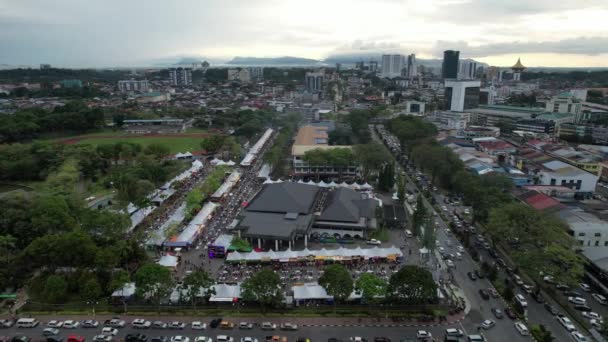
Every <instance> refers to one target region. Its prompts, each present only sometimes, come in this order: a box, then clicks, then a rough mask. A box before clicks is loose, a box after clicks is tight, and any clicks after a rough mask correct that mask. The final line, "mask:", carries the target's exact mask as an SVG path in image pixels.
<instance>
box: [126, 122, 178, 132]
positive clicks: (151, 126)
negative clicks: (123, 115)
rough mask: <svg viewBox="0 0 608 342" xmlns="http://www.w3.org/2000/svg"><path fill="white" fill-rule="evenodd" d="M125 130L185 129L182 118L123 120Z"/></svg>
mask: <svg viewBox="0 0 608 342" xmlns="http://www.w3.org/2000/svg"><path fill="white" fill-rule="evenodd" d="M124 127H125V131H126V132H128V133H135V134H147V133H180V132H184V131H185V129H186V128H185V124H184V120H182V119H149V120H125V121H124Z"/></svg>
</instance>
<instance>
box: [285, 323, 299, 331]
mask: <svg viewBox="0 0 608 342" xmlns="http://www.w3.org/2000/svg"><path fill="white" fill-rule="evenodd" d="M281 330H298V325H297V324H293V323H283V324H281Z"/></svg>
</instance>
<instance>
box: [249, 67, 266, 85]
mask: <svg viewBox="0 0 608 342" xmlns="http://www.w3.org/2000/svg"><path fill="white" fill-rule="evenodd" d="M247 70H249V79H250V80H251V82H259V81H261V80H263V79H264V68H262V67H249V68H247Z"/></svg>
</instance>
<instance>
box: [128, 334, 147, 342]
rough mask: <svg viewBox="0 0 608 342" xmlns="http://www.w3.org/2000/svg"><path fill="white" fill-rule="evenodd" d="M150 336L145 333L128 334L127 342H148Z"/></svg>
mask: <svg viewBox="0 0 608 342" xmlns="http://www.w3.org/2000/svg"><path fill="white" fill-rule="evenodd" d="M147 341H148V337H147V336H146V335H144V334H127V335H126V336H125V342H147Z"/></svg>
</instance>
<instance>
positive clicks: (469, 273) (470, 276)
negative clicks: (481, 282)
mask: <svg viewBox="0 0 608 342" xmlns="http://www.w3.org/2000/svg"><path fill="white" fill-rule="evenodd" d="M467 275H468V276H469V279H471V280H473V281H475V280H477V276H476V275H475V273H473V272H467Z"/></svg>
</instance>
